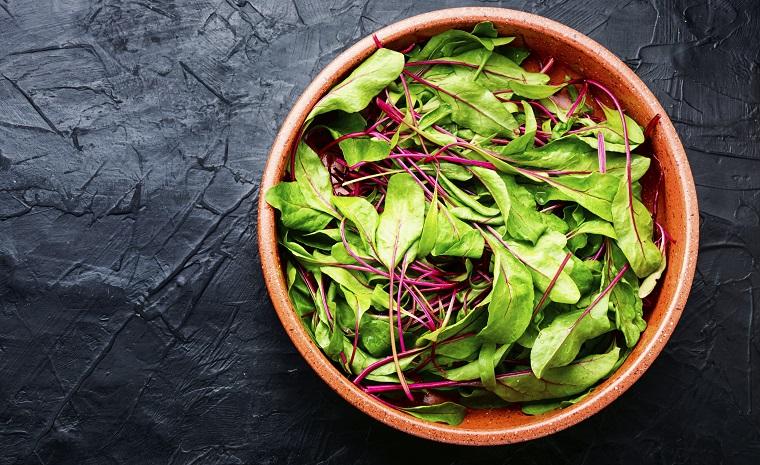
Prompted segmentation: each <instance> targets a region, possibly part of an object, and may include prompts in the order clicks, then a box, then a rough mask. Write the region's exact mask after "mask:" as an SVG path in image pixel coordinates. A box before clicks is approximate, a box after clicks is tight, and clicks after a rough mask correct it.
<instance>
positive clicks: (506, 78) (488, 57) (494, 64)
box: [443, 49, 549, 91]
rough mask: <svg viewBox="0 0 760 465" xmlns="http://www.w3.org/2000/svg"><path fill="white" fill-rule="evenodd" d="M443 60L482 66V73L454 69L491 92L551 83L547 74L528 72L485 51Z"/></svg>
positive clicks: (472, 70)
mask: <svg viewBox="0 0 760 465" xmlns="http://www.w3.org/2000/svg"><path fill="white" fill-rule="evenodd" d="M443 60H451V61H460V62H464V63H468V64H470V65H476V66H481V65H482V69H481V70H480V72H477V71H476V70H475V69H472V68H465V67H455V68H454V69H455V70H456V71H455V72H456V73H458V74H461V75H464V76H467V77H468V78H469V79H475V80H476V81H477V82H478V84H480V85H482V86H484V87H485V88H487V89H488V90H491V91H495V90H504V89H509V88H510V85H511V84H512V83H513V82H518V83H522V84H528V85H541V84H546V83H547V82H549V76H547V75H546V74H543V73H531V72H528V71H526V70H525V69H523V68H521V67H520V66H519V65H518V64H517V63H515V62H514V61H512V60H510V59H509V58H507V57H505V56H503V55H500V54H499V53H496V52H493V53H492V52H490V51H488V50H484V49H477V50H470V51H467V52H464V53H460V54H458V55H451V56H448V57H445V58H443Z"/></svg>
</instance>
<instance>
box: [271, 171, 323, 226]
mask: <svg viewBox="0 0 760 465" xmlns="http://www.w3.org/2000/svg"><path fill="white" fill-rule="evenodd" d="M266 200H267V203H269V205H271V206H272V207H274V208H276V209H278V210H280V221H282V224H283V226H285V227H286V228H288V229H294V230H297V231H305V232H312V231H319V230H321V229H323V228H324V227H325V226H327V223H329V222H330V220H332V216H330V215H326V214H325V213H323V212H321V211H319V210H315V209H313V208H311V205H310V204H309V203H307V202H306V199H305V198H304V196H303V195H302V194H301V189H300V187H299V186H298V183H295V182H281V183H280V184H277V185H276V186H274V187H272V188H271V189H269V191H267V194H266Z"/></svg>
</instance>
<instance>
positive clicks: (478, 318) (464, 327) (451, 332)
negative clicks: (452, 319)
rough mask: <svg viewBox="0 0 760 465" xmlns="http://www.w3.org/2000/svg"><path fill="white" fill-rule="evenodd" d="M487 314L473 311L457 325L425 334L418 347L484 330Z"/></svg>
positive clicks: (419, 340)
mask: <svg viewBox="0 0 760 465" xmlns="http://www.w3.org/2000/svg"><path fill="white" fill-rule="evenodd" d="M485 315H486V312H484V311H481V310H471V311H470V312H468V313H467V315H465V316H464V317H463V318H461V319H460V320H458V321H457V322H456V323H452V324H448V325H444V326H441V327H440V328H438V329H436V330H435V331H431V332H428V333H425V334H423V335H422V336H420V338H419V339H418V341H417V345H418V346H419V345H422V344H424V343H425V341H430V342H437V341H443V340H445V339H448V338H450V337H452V336H456V335H457V334H462V333H465V332H473V331H477V330H479V329H480V328H482V325H483V320H484V319H485V318H484V317H485Z"/></svg>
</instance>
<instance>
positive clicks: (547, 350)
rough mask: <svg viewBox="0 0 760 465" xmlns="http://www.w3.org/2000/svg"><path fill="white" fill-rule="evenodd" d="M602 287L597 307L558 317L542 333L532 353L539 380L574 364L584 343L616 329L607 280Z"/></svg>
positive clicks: (534, 369)
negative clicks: (609, 314)
mask: <svg viewBox="0 0 760 465" xmlns="http://www.w3.org/2000/svg"><path fill="white" fill-rule="evenodd" d="M602 285H603V286H602V289H600V291H599V294H598V297H597V298H598V300H596V299H595V303H594V302H592V305H590V306H589V307H588V308H586V309H585V310H579V311H577V312H572V313H566V314H562V315H559V316H557V317H556V318H555V319H554V320H553V321H552V322H551V323H550V324H549V325H548V326H547V327H545V328H543V329H541V331H540V332H539V333H538V337H537V338H536V341H535V342H534V344H533V348H532V349H531V351H530V367H531V369H532V370H533V373H535V374H536V376H537V377H539V378H541V377H543V375H544V373H545V371H546V370H547V369H548V368H554V367H560V366H565V365H567V364H568V363H570V362H572V361H573V359H575V357H576V356H577V355H578V352H579V351H580V349H581V345H582V344H583V343H584V342H586V341H587V340H589V339H593V338H595V337H597V336H600V335H602V334H604V333H606V332H608V331H610V330H611V329H612V324H611V323H610V320H609V318H608V317H607V309H608V307H609V298H610V295H609V293H604V291H603V288H604V287H606V286H605V282H604V280H602Z"/></svg>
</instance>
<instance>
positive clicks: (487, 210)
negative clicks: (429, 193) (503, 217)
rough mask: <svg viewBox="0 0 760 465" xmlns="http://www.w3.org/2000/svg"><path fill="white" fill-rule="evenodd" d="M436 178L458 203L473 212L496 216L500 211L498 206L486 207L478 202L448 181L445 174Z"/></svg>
mask: <svg viewBox="0 0 760 465" xmlns="http://www.w3.org/2000/svg"><path fill="white" fill-rule="evenodd" d="M438 179H439V181H440V182H441V184H443V186H444V187H445V188H446V190H447V191H448V192H449V193H450V194H451V196H453V197H454V199H455V200H456V201H457V203H459V204H460V205H464V206H466V207H469V208H470V209H472V210H473V211H474V212H476V213H479V214H481V215H483V216H496V215H498V214H499V213H500V210H499V209H498V208H492V207H488V206H486V205H483V204H481V203H480V202H478V200H477V199H476V198H475V197H473V196H471V195H470V194H468V193H466V192H465V191H463V190H462V189H460V188H459V187H458V186H457V185H456V184H454V183H453V182H451V181H449V179H448V178H447V177H446V176H440V177H439V178H438Z"/></svg>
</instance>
